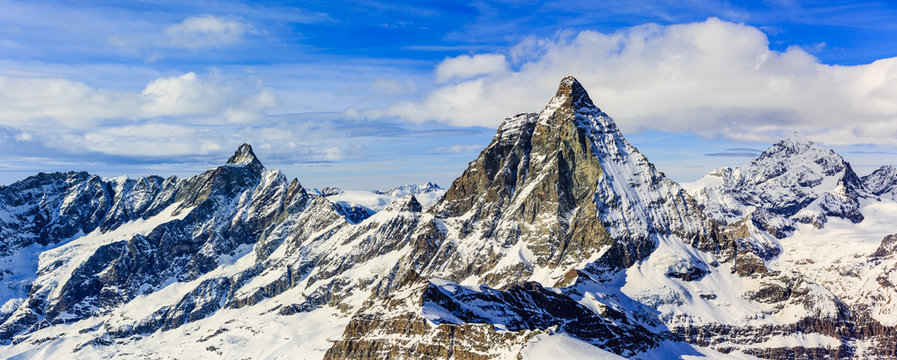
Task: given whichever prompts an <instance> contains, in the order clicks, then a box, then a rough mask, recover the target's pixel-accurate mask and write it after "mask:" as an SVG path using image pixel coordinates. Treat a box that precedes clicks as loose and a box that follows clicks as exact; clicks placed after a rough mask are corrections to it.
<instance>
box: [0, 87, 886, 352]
mask: <svg viewBox="0 0 897 360" xmlns="http://www.w3.org/2000/svg"><path fill="white" fill-rule="evenodd" d="M546 95H550V94H546ZM546 97H547V96H546ZM894 174H897V172H895V171H894V170H893V168H890V167H883V168H882V169H880V170H879V171H876V172H875V173H873V174H870V175H868V176H865V177H862V178H861V177H859V176H857V174H855V173H854V172H853V170H852V168H851V167H850V164H848V163H847V162H846V161H844V159H843V158H841V157H840V156H838V155H837V154H836V153H834V152H833V151H831V150H828V149H825V148H823V147H821V146H819V145H817V144H815V143H813V142H811V141H809V140H807V139H804V138H801V137H799V136H792V137H789V138H787V139H785V140H783V141H781V142H779V143H777V144H775V145H773V146H772V147H771V148H770V149H769V150H767V151H765V152H764V153H763V154H761V155H760V157H758V158H757V159H755V160H754V161H752V162H751V163H749V164H748V165H746V166H744V167H741V168H737V169H733V168H725V169H720V170H718V171H715V172H713V173H711V174H710V175H708V176H707V177H705V178H704V179H702V180H701V181H699V182H697V183H694V184H686V186H685V187H683V186H680V185H679V184H677V183H676V182H675V181H673V180H671V179H669V178H667V177H666V176H665V175H664V174H663V172H661V171H659V170H657V169H656V168H655V167H654V165H652V164H651V163H650V162H649V161H648V159H647V158H646V157H645V156H644V155H643V154H641V153H640V152H639V151H638V149H636V148H635V147H634V146H632V145H631V144H630V143H629V142H628V141H627V140H626V139H625V137H624V136H623V134H622V133H621V132H620V130H619V129H618V128H617V126H616V124H615V122H614V120H613V119H612V118H611V117H610V116H609V115H608V114H606V113H604V112H603V111H602V110H601V109H599V108H598V107H597V106H596V105H595V102H594V101H593V100H592V98H591V97H590V96H589V94H588V93H587V91H586V90H585V88H584V87H583V86H582V84H580V83H579V82H578V81H577V80H576V79H574V78H573V77H566V78H564V79H563V80H561V83H560V86H559V87H558V90H557V92H556V93H555V95H554V97H553V98H551V99H550V100H549V101H548V104H547V105H546V106H545V107H544V109H542V111H541V112H539V113H528V114H518V115H515V116H513V117H510V118H508V119H505V120H504V122H503V123H502V124H501V126H500V127H499V128H498V132H497V133H496V135H495V137H494V138H493V139H492V141H491V142H490V143H489V145H487V146H486V148H485V149H483V151H482V152H481V153H480V155H479V156H478V157H477V158H476V159H475V160H473V161H472V162H470V164H469V165H468V167H467V169H465V170H464V171H463V173H462V174H461V176H460V177H458V178H457V179H456V180H455V181H454V182H453V183H452V184H451V186H449V187H448V188H447V189H442V188H440V187H438V186H436V185H435V184H429V183H428V184H426V185H413V186H400V187H397V188H395V189H392V190H383V191H373V192H366V193H360V192H351V191H343V190H340V189H336V188H325V189H323V190H320V191H319V190H306V189H305V188H304V187H303V186H302V185H301V184H300V183H299V181H298V180H295V179H293V180H288V179H287V178H286V177H285V176H284V175H283V174H282V173H281V172H279V171H277V170H269V169H267V168H266V167H265V166H263V165H262V162H261V161H260V160H259V159H258V158H257V157H256V156H255V154H254V153H253V151H252V148H251V147H250V146H249V145H246V144H244V145H242V146H240V147H239V149H237V151H236V152H235V153H234V155H233V156H232V157H230V159H229V160H227V162H226V163H225V164H223V165H221V166H219V167H216V168H214V169H211V170H208V171H206V172H204V173H202V174H199V175H196V176H193V177H189V178H184V179H181V178H177V177H171V178H167V179H166V178H161V177H157V176H149V177H145V178H140V179H127V178H118V179H104V178H100V177H97V176H93V175H90V174H87V173H74V172H73V173H54V174H43V173H42V174H38V175H36V176H32V177H29V178H27V179H25V180H22V181H19V182H16V183H14V184H12V185H9V186H4V187H0V213H2V216H0V236H2V237H0V285H2V286H0V303H2V307H0V357H3V358H17V359H29V358H33V359H47V358H58V359H70V358H104V359H117V358H122V359H132V358H161V359H169V358H170V359H182V358H216V359H217V358H239V359H243V358H259V359H262V358H264V359H269V358H270V359H277V358H285V359H295V358H308V359H321V358H325V359H381V358H395V359H405V358H407V359H438V358H446V359H448V358H453V359H520V358H524V359H525V358H541V357H543V356H544V354H547V353H551V351H552V349H553V348H558V347H563V348H565V349H567V350H569V349H578V351H581V352H582V353H581V354H580V355H581V357H585V358H589V357H592V358H615V357H625V358H636V359H658V358H676V357H682V356H706V357H710V358H726V357H731V358H767V359H819V358H897V341H895V338H897V332H895V329H897V328H895V325H897V310H895V309H894V307H893V300H894V299H897V290H895V286H894V285H893V284H895V283H897V267H895V266H894V264H895V262H894V261H895V257H894V256H895V248H897V245H895V244H897V240H895V239H897V235H892V233H893V232H894V229H893V228H892V222H891V221H890V219H893V216H897V203H894V199H893V196H892V194H893V192H894V187H895V184H897V181H895V175H894ZM686 189H688V191H686ZM384 199H385V200H384ZM365 201H368V202H365ZM362 202H365V203H364V204H362ZM383 202H385V203H383ZM859 226H863V228H862V229H863V230H862V231H858V230H856V231H852V232H851V231H850V229H858V228H857V227H859ZM845 234H847V235H845ZM820 249H825V250H824V251H822V250H820ZM539 354H543V355H539Z"/></svg>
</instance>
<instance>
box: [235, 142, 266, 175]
mask: <svg viewBox="0 0 897 360" xmlns="http://www.w3.org/2000/svg"><path fill="white" fill-rule="evenodd" d="M227 164H228V165H249V166H250V167H252V168H257V169H258V170H262V169H264V168H265V166H264V165H262V162H261V161H259V159H258V158H257V157H256V156H255V153H254V152H252V146H250V145H249V144H246V143H244V144H243V145H240V147H239V148H237V151H235V152H234V155H232V156H231V157H230V158H229V159H227Z"/></svg>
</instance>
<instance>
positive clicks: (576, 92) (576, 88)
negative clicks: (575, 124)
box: [550, 76, 595, 108]
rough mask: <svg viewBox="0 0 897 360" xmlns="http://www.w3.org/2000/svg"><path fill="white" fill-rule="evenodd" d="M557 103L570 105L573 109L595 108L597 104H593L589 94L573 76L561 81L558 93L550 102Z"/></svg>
mask: <svg viewBox="0 0 897 360" xmlns="http://www.w3.org/2000/svg"><path fill="white" fill-rule="evenodd" d="M555 102H558V103H561V104H569V106H572V107H573V108H579V107H595V103H593V102H592V99H591V98H590V97H589V93H588V92H587V91H586V89H585V88H584V87H582V84H580V83H579V81H578V80H576V78H575V77H573V76H567V77H565V78H563V79H562V80H561V84H560V86H558V91H557V93H556V94H555V95H554V98H553V99H551V101H550V103H555Z"/></svg>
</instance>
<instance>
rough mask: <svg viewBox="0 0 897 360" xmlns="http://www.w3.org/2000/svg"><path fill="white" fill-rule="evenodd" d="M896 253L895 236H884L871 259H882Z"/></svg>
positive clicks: (896, 239) (896, 240)
mask: <svg viewBox="0 0 897 360" xmlns="http://www.w3.org/2000/svg"><path fill="white" fill-rule="evenodd" d="M895 253H897V234H891V235H888V236H885V238H884V239H882V240H881V246H879V247H878V249H876V250H875V252H874V253H872V255H871V256H872V257H875V258H883V257H887V256H891V255H894V254H895Z"/></svg>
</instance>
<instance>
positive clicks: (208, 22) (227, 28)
mask: <svg viewBox="0 0 897 360" xmlns="http://www.w3.org/2000/svg"><path fill="white" fill-rule="evenodd" d="M248 33H258V30H256V29H255V28H253V27H252V25H250V24H249V23H245V22H242V21H237V20H235V19H230V18H225V17H220V16H214V15H198V16H191V17H188V18H186V19H184V21H181V22H180V23H178V24H174V25H171V26H168V27H166V28H165V34H167V35H168V38H169V41H170V43H171V44H172V45H174V46H177V47H182V48H188V49H205V48H216V47H222V46H229V45H233V44H236V43H237V42H239V41H240V40H242V39H243V36H244V35H246V34H248Z"/></svg>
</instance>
